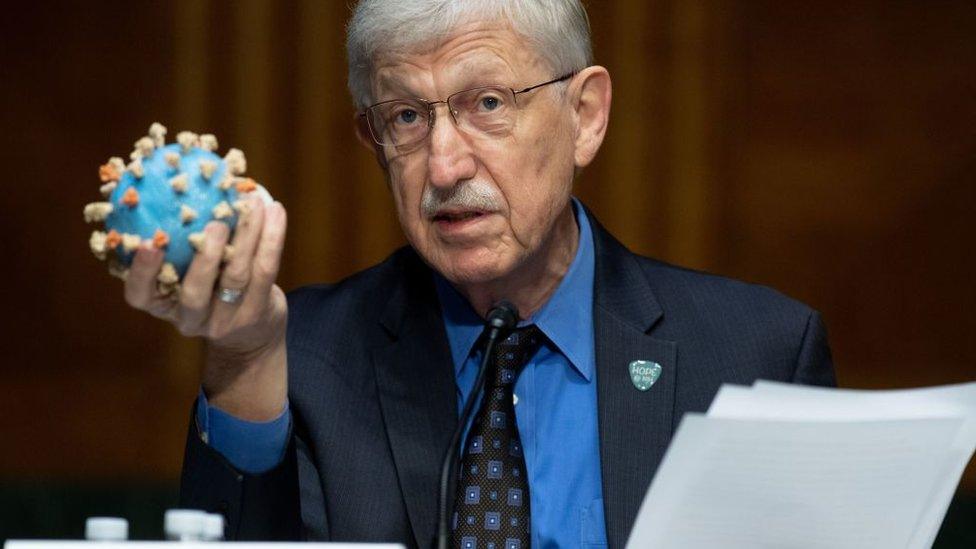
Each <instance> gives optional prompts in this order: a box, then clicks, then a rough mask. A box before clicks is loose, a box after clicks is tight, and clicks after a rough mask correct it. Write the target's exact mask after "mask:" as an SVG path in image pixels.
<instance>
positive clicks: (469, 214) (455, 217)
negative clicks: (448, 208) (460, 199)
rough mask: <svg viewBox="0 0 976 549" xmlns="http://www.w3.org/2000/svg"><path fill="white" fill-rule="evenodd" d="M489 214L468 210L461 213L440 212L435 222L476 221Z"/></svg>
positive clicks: (435, 217) (435, 216) (436, 215)
mask: <svg viewBox="0 0 976 549" xmlns="http://www.w3.org/2000/svg"><path fill="white" fill-rule="evenodd" d="M486 213H487V212H482V211H475V210H468V211H461V212H438V213H437V214H435V215H434V221H435V222H437V221H442V222H447V223H457V222H459V221H467V220H469V219H474V218H476V217H481V216H483V215H485V214H486Z"/></svg>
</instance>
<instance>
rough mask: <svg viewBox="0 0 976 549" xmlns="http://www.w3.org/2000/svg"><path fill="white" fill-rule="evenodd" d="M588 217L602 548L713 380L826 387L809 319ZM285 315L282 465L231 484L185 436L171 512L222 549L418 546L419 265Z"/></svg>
mask: <svg viewBox="0 0 976 549" xmlns="http://www.w3.org/2000/svg"><path fill="white" fill-rule="evenodd" d="M590 219H591V221H592V225H593V237H594V245H595V253H596V276H595V288H594V307H593V316H594V330H595V342H596V371H597V380H598V381H597V387H598V397H597V400H598V405H597V410H595V413H597V414H599V428H600V458H601V469H602V471H603V497H604V502H605V509H604V511H605V516H606V522H607V524H606V526H607V538H608V542H609V545H610V547H623V546H624V544H625V543H626V541H627V536H628V535H629V533H630V529H631V527H632V525H633V522H634V519H635V517H636V515H637V510H638V507H639V506H640V504H641V501H642V498H643V496H644V493H645V491H646V490H647V488H648V486H649V485H650V482H651V478H652V477H653V475H654V472H655V470H656V469H657V467H658V465H659V463H660V460H661V458H662V456H663V454H664V451H665V449H666V448H667V446H668V442H669V441H670V439H671V435H672V433H673V431H674V429H675V427H676V426H677V424H678V422H679V421H680V419H681V417H682V415H683V414H684V413H685V412H689V411H704V410H706V409H707V407H708V405H709V404H710V402H711V400H712V398H713V397H714V395H715V393H716V391H717V390H718V388H719V386H720V385H721V384H722V383H724V382H731V383H739V384H751V383H752V382H753V381H754V380H756V379H759V378H763V379H771V380H779V381H789V382H796V383H805V384H816V385H832V384H833V383H834V374H833V368H832V365H831V359H830V351H829V349H828V347H827V342H826V338H825V334H824V328H823V326H822V324H821V321H820V316H819V314H818V313H817V312H815V311H813V310H811V309H810V308H808V307H806V306H805V305H803V304H800V303H798V302H796V301H793V300H791V299H788V298H786V297H784V296H782V295H781V294H778V293H776V292H775V291H772V290H770V289H767V288H763V287H760V286H755V285H750V284H745V283H742V282H737V281H733V280H728V279H725V278H720V277H716V276H711V275H707V274H703V273H699V272H694V271H689V270H685V269H680V268H676V267H674V266H671V265H667V264H664V263H661V262H659V261H655V260H653V259H648V258H644V257H640V256H637V255H634V254H632V253H631V252H630V251H628V250H627V249H626V248H624V247H623V245H621V244H620V243H619V242H618V241H616V240H615V239H614V238H613V237H612V236H611V235H610V234H609V233H607V232H606V230H605V229H603V227H601V226H600V225H599V223H597V222H596V220H595V219H594V218H593V216H592V214H590ZM288 305H289V318H288V373H289V380H288V383H289V399H290V404H291V409H292V413H293V418H294V423H293V430H292V436H291V442H290V444H289V447H288V450H287V452H286V456H285V459H284V461H283V462H282V464H281V465H280V466H278V467H277V468H276V469H274V470H272V471H270V472H268V473H265V474H261V475H248V474H242V473H239V472H238V471H236V470H235V469H234V468H233V467H232V466H230V465H229V464H228V463H227V462H226V461H225V460H224V459H223V458H222V457H221V456H220V455H219V454H218V453H217V452H216V451H214V450H213V449H211V448H210V447H209V446H207V445H206V444H204V443H203V442H202V441H201V439H200V437H199V436H198V435H197V430H196V428H195V427H194V426H192V425H191V429H190V435H189V436H188V438H187V447H186V457H185V462H184V466H183V478H182V492H181V504H182V505H183V506H186V507H193V508H201V509H207V510H216V511H220V512H222V513H224V514H225V515H226V516H227V519H228V530H227V531H228V537H229V538H230V539H319V540H329V539H331V540H343V541H348V540H357V541H396V542H400V543H404V544H406V545H407V546H408V547H412V546H418V547H429V546H430V545H431V543H432V540H433V539H434V535H435V530H436V522H437V518H436V514H437V513H436V507H437V486H438V474H439V469H440V463H441V459H442V457H443V456H444V452H445V451H446V449H447V446H448V442H449V439H450V436H451V433H452V431H453V429H454V428H455V425H456V423H457V409H458V408H457V400H456V399H457V396H456V388H455V378H454V366H453V364H452V360H451V354H450V351H449V348H448V341H447V336H446V334H445V330H444V324H443V321H442V318H441V312H440V306H439V304H438V301H437V296H436V293H435V290H434V286H433V279H432V276H431V271H430V269H429V268H428V267H427V266H426V265H425V264H424V263H423V262H422V261H421V260H420V258H419V257H418V256H417V254H416V253H415V252H414V251H413V250H411V249H410V248H403V249H400V250H399V251H397V252H395V253H394V254H393V255H392V256H390V257H389V258H388V259H387V260H386V261H384V262H383V263H381V264H379V265H377V266H375V267H373V268H371V269H368V270H366V271H363V272H361V273H358V274H356V275H354V276H352V277H350V278H348V279H346V280H344V281H342V282H340V283H338V284H335V285H322V286H313V287H306V288H302V289H299V290H296V291H294V292H291V294H290V295H289V298H288ZM635 359H644V360H653V361H655V362H657V363H659V364H661V366H662V368H663V372H662V374H661V377H660V379H659V380H658V381H657V383H656V384H655V385H654V386H653V387H652V388H651V389H650V390H648V391H646V392H641V391H638V390H636V389H635V388H634V386H633V384H632V382H631V380H630V374H629V370H628V367H629V364H630V362H631V361H632V360H635ZM567 451H572V449H571V448H567Z"/></svg>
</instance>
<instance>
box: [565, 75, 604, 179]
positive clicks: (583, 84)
mask: <svg viewBox="0 0 976 549" xmlns="http://www.w3.org/2000/svg"><path fill="white" fill-rule="evenodd" d="M569 92H570V98H571V100H572V102H573V108H574V110H575V114H576V117H575V118H576V140H575V144H576V154H575V158H574V160H575V162H576V167H577V168H583V167H586V166H587V165H589V163H590V162H592V161H593V158H594V157H596V153H597V151H598V150H600V145H601V144H602V143H603V137H604V136H605V135H606V134H607V124H608V123H609V120H610V100H611V97H612V86H611V83H610V73H609V72H607V69H605V68H603V67H601V66H598V65H594V66H592V67H587V68H585V69H583V70H582V71H580V72H579V74H577V75H576V76H575V77H574V78H573V81H572V84H571V85H570V88H569Z"/></svg>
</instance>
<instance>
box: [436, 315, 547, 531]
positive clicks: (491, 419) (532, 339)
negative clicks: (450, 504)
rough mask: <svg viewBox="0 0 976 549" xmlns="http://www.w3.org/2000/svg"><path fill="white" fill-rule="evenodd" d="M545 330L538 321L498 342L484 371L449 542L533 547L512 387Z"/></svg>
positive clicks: (461, 472)
mask: <svg viewBox="0 0 976 549" xmlns="http://www.w3.org/2000/svg"><path fill="white" fill-rule="evenodd" d="M541 340H542V333H541V332H540V331H539V329H538V328H536V327H535V326H526V327H524V328H519V329H518V330H515V331H514V332H512V334H511V335H509V336H508V338H506V339H505V340H504V341H500V342H498V343H497V344H496V345H495V350H494V355H495V356H494V357H493V359H492V360H489V361H488V365H487V369H488V370H487V371H486V372H485V392H484V395H485V397H484V398H483V399H482V401H481V407H480V409H479V410H478V413H477V415H475V417H474V421H473V422H472V424H471V430H470V432H469V433H468V437H467V443H466V447H465V451H464V456H463V457H462V458H461V470H460V474H459V475H458V483H457V494H456V496H455V498H454V517H453V520H454V532H453V535H452V538H451V546H452V547H456V548H460V549H526V548H527V547H529V539H530V534H529V533H530V529H529V481H528V478H527V476H526V472H525V458H524V457H523V456H522V443H521V441H520V440H519V435H518V425H516V423H515V407H514V404H513V394H514V393H513V391H514V388H515V380H516V379H518V376H519V373H521V371H522V368H523V367H524V366H525V363H526V361H528V359H529V358H530V357H531V356H532V355H533V354H534V353H535V351H536V349H538V347H539V344H540V343H541Z"/></svg>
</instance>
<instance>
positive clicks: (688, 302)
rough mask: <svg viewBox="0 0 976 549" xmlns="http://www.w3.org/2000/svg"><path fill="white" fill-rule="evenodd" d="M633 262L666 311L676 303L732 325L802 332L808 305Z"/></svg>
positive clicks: (728, 281)
mask: <svg viewBox="0 0 976 549" xmlns="http://www.w3.org/2000/svg"><path fill="white" fill-rule="evenodd" d="M637 261H638V263H639V264H640V266H641V269H642V270H643V271H644V273H645V275H646V276H647V279H648V281H649V282H650V284H651V285H652V287H654V288H655V293H656V295H657V296H658V298H659V299H661V300H662V301H664V302H665V303H662V306H663V307H664V308H665V309H666V310H667V309H671V308H672V307H668V305H669V304H670V305H673V306H677V305H679V304H680V306H681V307H682V308H686V309H687V310H691V311H694V312H695V313H696V314H697V316H698V317H699V318H702V317H711V318H721V319H724V320H729V321H733V320H734V322H736V323H740V324H741V323H758V324H761V325H764V326H765V327H767V328H769V327H773V326H779V327H781V328H788V331H795V330H797V329H800V330H802V329H804V328H805V326H806V324H807V322H808V321H809V319H810V316H811V315H813V314H815V312H816V311H814V310H813V309H812V308H811V307H810V306H808V305H806V304H805V303H802V302H801V301H798V300H796V299H794V298H792V297H789V296H787V295H785V294H783V293H782V292H780V291H778V290H776V289H773V288H770V287H768V286H763V285H760V284H754V283H750V282H745V281H742V280H737V279H734V278H729V277H725V276H720V275H715V274H711V273H707V272H703V271H696V270H693V269H688V268H684V267H678V266H675V265H671V264H669V263H665V262H663V261H659V260H656V259H652V258H648V257H642V256H637Z"/></svg>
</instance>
